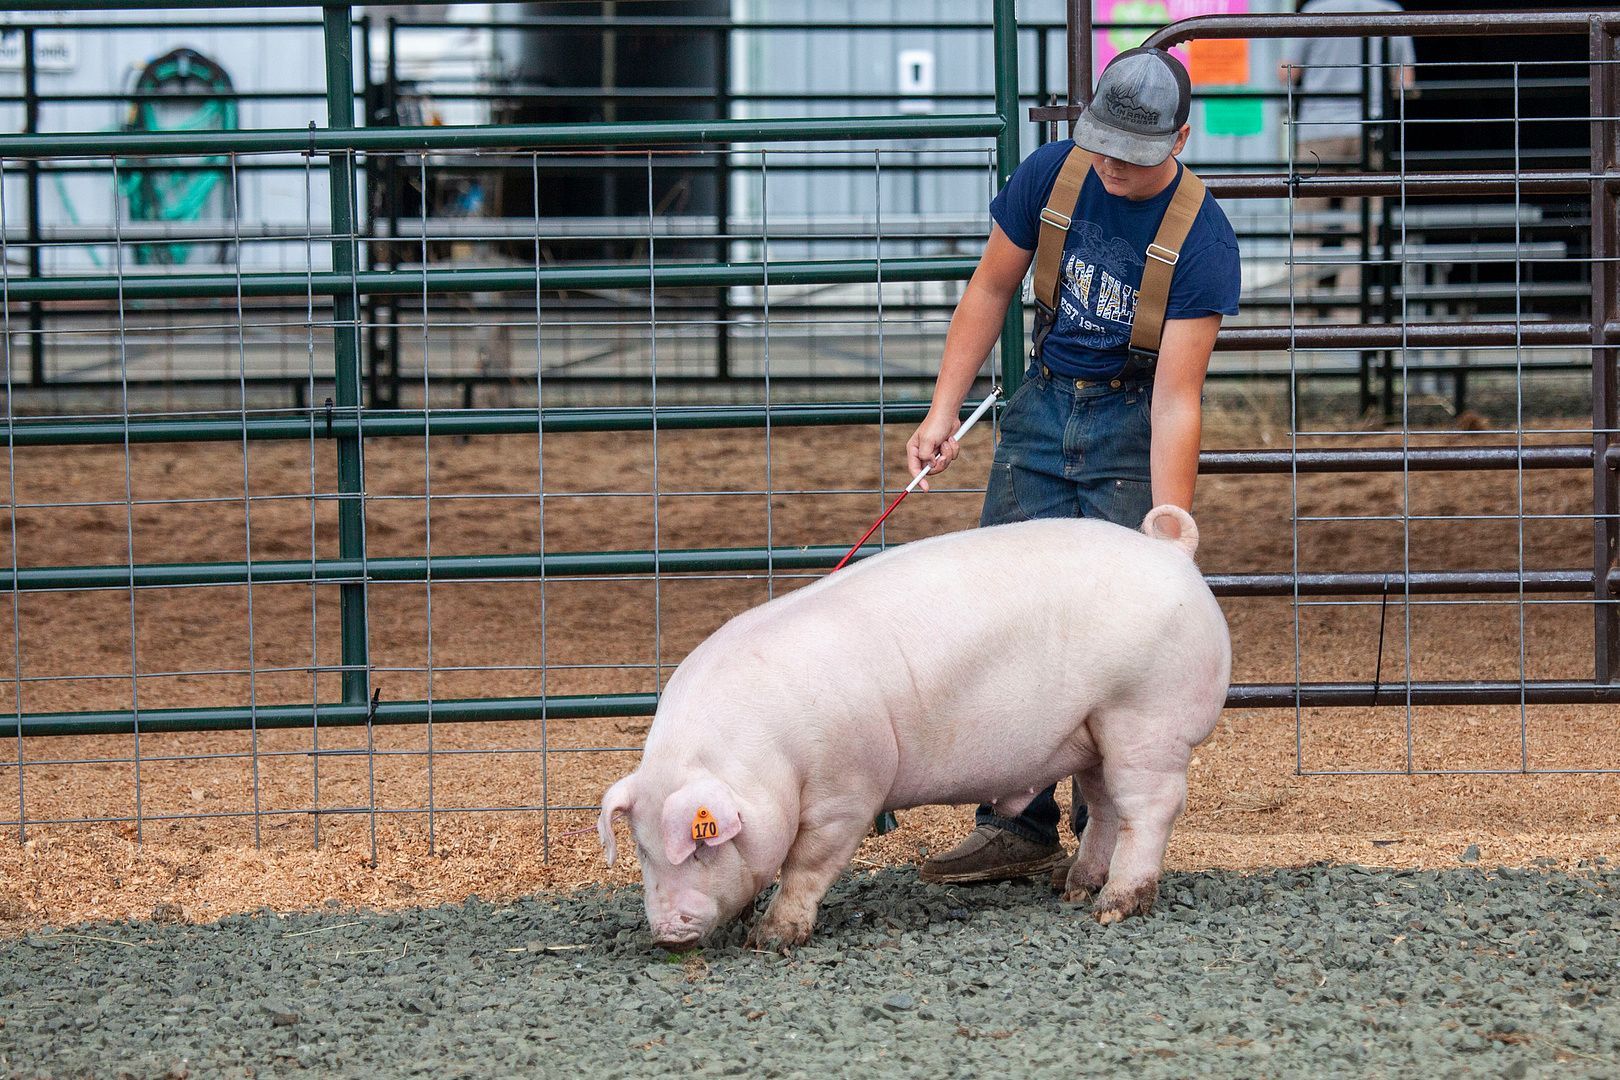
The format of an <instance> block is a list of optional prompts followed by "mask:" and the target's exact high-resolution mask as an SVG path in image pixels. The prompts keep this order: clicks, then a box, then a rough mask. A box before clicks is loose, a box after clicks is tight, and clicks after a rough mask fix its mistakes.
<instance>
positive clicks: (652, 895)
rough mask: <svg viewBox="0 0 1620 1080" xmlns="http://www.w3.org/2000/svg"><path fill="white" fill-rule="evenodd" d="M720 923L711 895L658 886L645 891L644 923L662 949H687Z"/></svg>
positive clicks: (717, 909)
mask: <svg viewBox="0 0 1620 1080" xmlns="http://www.w3.org/2000/svg"><path fill="white" fill-rule="evenodd" d="M719 921H720V906H719V904H717V903H715V900H714V898H713V897H711V896H706V895H704V894H703V893H701V892H698V891H696V890H694V889H689V888H676V889H671V888H669V887H668V886H658V885H655V886H653V887H652V888H650V889H648V890H647V924H648V925H649V926H650V927H651V928H652V936H653V941H654V942H655V943H657V944H658V945H660V946H662V947H663V948H666V949H680V948H690V947H691V946H693V945H695V944H697V943H698V941H699V940H701V939H702V937H703V935H705V934H707V933H708V932H709V931H710V930H712V929H714V926H715V924H716V923H718V922H719Z"/></svg>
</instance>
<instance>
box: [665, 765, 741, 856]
mask: <svg viewBox="0 0 1620 1080" xmlns="http://www.w3.org/2000/svg"><path fill="white" fill-rule="evenodd" d="M661 824H662V828H661V831H662V833H663V837H664V855H665V857H666V858H668V859H669V862H670V865H671V866H679V865H680V864H681V863H683V862H685V861H686V860H687V859H688V858H689V857H691V854H692V852H694V851H696V850H697V845H698V841H699V840H702V841H703V842H704V843H705V844H708V845H709V846H710V847H713V846H715V845H716V844H724V843H725V842H726V841H728V840H730V839H731V838H732V837H734V836H736V835H737V834H738V833H740V832H742V814H741V813H739V812H738V810H737V797H736V796H735V795H733V794H732V793H731V789H730V788H729V787H727V786H726V785H724V784H722V783H721V782H720V781H718V780H716V779H714V778H713V777H712V776H711V777H704V778H703V779H701V780H694V781H692V782H691V783H690V784H687V785H686V786H685V787H683V788H681V789H680V790H679V791H676V792H675V793H674V794H673V795H671V796H670V797H669V798H667V799H665V800H664V815H663V819H662V823H661Z"/></svg>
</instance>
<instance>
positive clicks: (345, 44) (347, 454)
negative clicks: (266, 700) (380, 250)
mask: <svg viewBox="0 0 1620 1080" xmlns="http://www.w3.org/2000/svg"><path fill="white" fill-rule="evenodd" d="M321 15H322V22H323V27H324V31H325V44H326V124H327V127H328V128H330V129H331V130H333V131H340V130H346V129H350V128H353V127H354V63H353V56H352V53H353V38H352V35H353V33H354V29H353V24H352V19H351V15H350V11H349V6H348V5H347V4H327V5H325V6H323V7H322V8H321ZM327 176H328V178H329V181H330V186H331V189H332V190H331V205H332V270H333V271H334V272H335V273H336V274H338V275H339V276H344V275H352V274H353V273H354V270H355V251H354V248H353V246H352V245H353V241H354V198H355V176H354V156H353V153H352V152H351V153H343V152H340V151H334V152H333V153H332V155H331V157H330V158H329V159H328V161H327ZM332 368H333V372H332V375H333V380H334V382H335V384H336V399H337V400H336V405H337V409H338V411H339V412H340V413H342V414H344V415H345V416H347V415H348V414H350V413H352V414H354V415H356V416H358V415H359V412H360V323H359V319H358V311H357V308H356V304H355V293H354V291H353V290H349V291H344V290H341V289H340V290H336V291H334V294H333V296H332ZM311 404H313V402H312V403H311ZM362 437H363V435H362V430H361V426H360V425H359V424H355V425H354V427H353V433H352V434H348V433H345V434H341V435H338V436H337V437H336V441H337V458H338V493H339V496H340V497H339V499H338V555H339V557H340V558H344V559H364V557H365V520H364V518H365V502H364V499H365V475H364V472H363V470H362V468H361V460H362V459H361V453H360V440H361V438H362ZM338 596H339V599H338V603H339V613H340V616H339V617H340V622H341V625H342V637H343V645H342V656H343V700H344V701H345V702H347V703H350V704H354V703H359V702H364V701H365V700H366V699H367V696H368V683H369V682H370V679H369V672H368V671H367V670H366V669H367V665H368V662H369V661H368V657H367V649H366V593H365V584H364V582H350V583H348V584H345V585H341V586H339V594H338Z"/></svg>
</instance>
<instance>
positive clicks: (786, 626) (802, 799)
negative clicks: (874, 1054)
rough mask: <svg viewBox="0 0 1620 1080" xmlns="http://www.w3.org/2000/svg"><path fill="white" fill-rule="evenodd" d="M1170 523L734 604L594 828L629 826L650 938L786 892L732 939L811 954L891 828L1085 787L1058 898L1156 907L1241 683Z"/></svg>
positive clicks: (682, 938) (1002, 544)
mask: <svg viewBox="0 0 1620 1080" xmlns="http://www.w3.org/2000/svg"><path fill="white" fill-rule="evenodd" d="M1197 546H1198V531H1197V527H1196V526H1195V524H1194V523H1193V519H1192V517H1191V516H1190V515H1189V514H1187V513H1186V511H1184V510H1182V509H1180V508H1178V507H1175V506H1160V507H1156V508H1155V509H1154V510H1152V511H1151V512H1150V513H1149V514H1148V516H1147V518H1146V519H1145V520H1144V521H1143V524H1142V531H1140V532H1137V531H1134V530H1131V529H1128V528H1125V527H1123V526H1120V525H1114V524H1110V523H1108V522H1104V521H1096V520H1081V519H1043V520H1036V521H1026V522H1020V523H1016V524H1010V525H997V526H992V527H988V528H981V529H972V530H969V531H966V532H959V533H949V534H945V535H942V536H936V537H932V538H930V539H926V540H919V541H917V542H914V543H910V544H905V545H903V546H900V547H897V548H894V549H891V550H889V551H887V552H885V553H883V554H880V555H877V556H875V557H873V558H870V559H867V560H866V561H864V562H861V563H858V564H856V565H854V566H853V567H851V568H849V569H847V570H843V571H840V572H839V573H836V574H832V575H829V576H828V577H826V578H823V579H822V580H821V581H818V582H816V583H814V584H812V585H809V586H807V587H805V588H803V589H800V590H798V591H796V592H792V593H789V594H786V595H784V596H780V597H777V598H776V599H774V600H771V601H770V602H769V603H766V604H763V605H761V606H759V607H757V608H754V609H752V610H749V611H745V612H743V613H742V614H740V615H738V616H736V617H735V618H733V619H732V620H731V621H729V622H727V623H726V624H725V625H724V626H722V627H721V628H720V629H719V630H717V631H716V632H715V633H714V634H713V635H712V636H710V637H709V638H708V639H707V640H705V641H704V642H703V643H702V644H700V645H699V646H698V647H697V648H696V649H694V650H693V651H692V653H691V654H690V655H689V656H688V657H687V658H686V660H685V661H684V662H682V663H681V665H680V666H679V667H678V668H677V669H676V670H675V672H674V674H673V675H672V676H671V677H670V680H669V683H668V686H667V687H666V689H665V691H664V693H663V696H662V698H661V700H660V701H659V705H658V710H657V713H656V715H655V717H654V719H653V722H652V726H651V728H650V729H649V731H648V733H647V743H646V747H645V749H644V751H643V754H642V758H641V763H640V766H639V767H638V768H637V769H636V770H635V771H634V772H633V773H631V774H630V775H628V776H626V777H624V778H623V779H621V780H619V781H618V782H617V783H615V784H614V785H613V786H612V787H611V788H609V789H608V791H607V793H606V794H605V795H604V796H603V798H602V810H601V814H600V816H599V818H598V819H597V833H598V835H599V837H600V839H601V842H602V847H603V849H604V853H605V855H606V859H607V863H608V865H610V866H611V865H612V864H613V862H614V859H615V856H616V848H615V838H614V831H613V821H614V818H615V816H617V815H621V814H622V815H625V816H627V817H628V818H629V820H630V830H631V833H632V834H633V836H634V839H635V845H636V854H637V857H638V859H639V860H640V864H641V872H642V880H643V884H644V887H645V894H646V905H647V919H648V922H649V924H650V926H651V929H652V936H653V938H654V940H655V941H656V942H657V943H658V944H660V945H662V946H664V947H666V948H669V949H681V948H688V947H691V946H693V945H696V944H697V943H699V942H700V941H701V940H702V939H703V938H704V937H705V936H706V935H707V934H708V933H709V932H710V931H711V930H713V929H714V928H715V927H716V926H718V925H721V924H723V923H726V922H730V921H731V920H733V919H735V918H736V917H737V916H738V915H740V914H741V913H742V912H743V911H744V910H745V909H747V908H748V907H750V905H751V904H752V902H753V900H754V898H755V897H756V896H757V895H758V894H759V893H760V892H761V891H763V890H764V889H765V888H766V886H768V885H769V884H770V883H771V882H772V881H775V880H776V879H777V877H778V875H780V878H781V886H780V888H779V889H778V890H777V893H776V895H775V897H774V898H773V899H772V900H771V902H770V904H769V906H768V907H767V909H766V911H765V913H764V915H763V916H762V917H761V918H760V919H759V920H758V921H757V922H756V923H755V925H754V926H753V927H752V929H751V931H750V933H749V935H748V942H749V944H750V945H751V946H754V947H757V948H776V949H782V950H787V949H789V948H791V947H793V946H795V945H800V944H803V943H804V942H805V941H807V940H808V939H809V937H810V933H811V930H812V928H813V927H814V925H815V921H816V912H817V909H818V907H819V905H820V903H821V899H822V897H823V896H824V895H825V893H826V892H827V889H828V888H829V887H831V885H832V884H833V882H834V881H835V880H837V878H838V876H839V874H840V873H841V872H842V870H843V869H844V867H845V865H846V864H847V863H848V862H849V860H850V858H851V857H852V856H853V855H854V853H855V849H856V847H857V846H858V845H859V844H860V842H861V840H862V839H863V838H864V837H865V836H866V835H867V833H868V831H869V829H870V827H871V824H872V820H873V818H874V817H875V816H876V815H878V814H879V813H881V812H882V811H884V810H899V809H904V808H907V807H913V806H920V805H924V804H930V803H963V802H990V803H993V804H994V805H995V807H996V808H997V810H998V812H999V813H1001V814H1004V815H1012V814H1016V813H1018V812H1019V811H1020V810H1022V809H1023V808H1024V807H1025V806H1027V805H1028V804H1029V802H1030V800H1031V799H1032V798H1033V797H1034V794H1035V793H1036V792H1037V791H1039V790H1041V789H1042V788H1044V787H1045V786H1047V785H1048V784H1052V783H1055V782H1056V781H1057V780H1059V779H1061V778H1063V777H1065V776H1073V777H1074V778H1075V789H1076V797H1077V798H1083V799H1084V800H1085V804H1086V807H1087V809H1088V810H1089V811H1090V818H1089V820H1088V823H1087V825H1086V828H1085V832H1084V835H1083V836H1082V837H1081V840H1080V848H1079V852H1078V855H1077V857H1076V859H1075V862H1074V866H1073V868H1072V869H1071V870H1070V871H1069V874H1068V878H1067V882H1066V885H1065V889H1064V893H1063V895H1064V899H1065V900H1067V901H1069V902H1073V903H1081V902H1084V901H1085V900H1088V899H1090V898H1091V897H1092V896H1095V905H1094V914H1095V916H1096V918H1097V919H1098V921H1100V922H1102V923H1105V924H1106V923H1112V922H1116V921H1118V920H1120V919H1123V918H1125V917H1127V916H1130V915H1135V914H1145V913H1146V912H1148V911H1149V910H1151V908H1152V905H1153V902H1154V900H1155V898H1156V897H1157V895H1158V880H1159V873H1160V870H1161V868H1162V865H1163V861H1164V852H1165V846H1166V844H1167V843H1168V841H1169V837H1170V829H1171V826H1172V825H1173V824H1174V822H1175V820H1176V818H1177V817H1178V816H1179V815H1180V813H1181V811H1182V809H1183V808H1184V806H1185V803H1186V796H1187V763H1188V761H1189V759H1190V758H1191V756H1192V750H1193V748H1194V747H1196V746H1197V745H1198V744H1199V743H1201V742H1203V741H1204V739H1206V738H1207V737H1208V736H1209V734H1210V732H1211V731H1213V730H1214V728H1215V725H1216V722H1217V721H1218V719H1219V716H1220V712H1221V707H1222V705H1223V703H1224V701H1225V699H1226V691H1227V684H1228V681H1229V679H1230V675H1231V642H1230V639H1229V637H1228V635H1227V629H1226V620H1225V617H1224V616H1223V615H1222V613H1221V609H1220V606H1219V605H1218V604H1217V603H1216V602H1215V598H1214V596H1213V595H1212V594H1211V593H1210V591H1209V587H1208V585H1206V584H1205V582H1204V579H1203V576H1202V575H1201V574H1200V573H1199V571H1198V567H1197V565H1196V564H1195V563H1194V562H1193V558H1192V556H1193V553H1194V552H1195V551H1196V549H1197Z"/></svg>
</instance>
